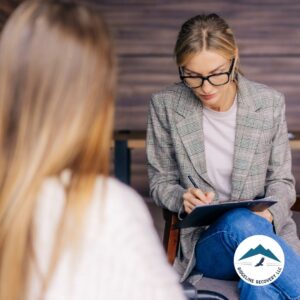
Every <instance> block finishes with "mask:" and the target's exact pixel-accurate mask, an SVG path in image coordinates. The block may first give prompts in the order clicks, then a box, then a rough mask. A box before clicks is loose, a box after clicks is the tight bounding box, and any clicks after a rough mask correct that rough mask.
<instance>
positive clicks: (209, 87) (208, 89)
mask: <svg viewBox="0 0 300 300" xmlns="http://www.w3.org/2000/svg"><path fill="white" fill-rule="evenodd" d="M201 90H202V91H203V92H204V93H205V94H208V95H209V94H211V91H212V90H213V86H212V85H211V84H210V83H209V81H208V80H204V82H203V84H202V86H201Z"/></svg>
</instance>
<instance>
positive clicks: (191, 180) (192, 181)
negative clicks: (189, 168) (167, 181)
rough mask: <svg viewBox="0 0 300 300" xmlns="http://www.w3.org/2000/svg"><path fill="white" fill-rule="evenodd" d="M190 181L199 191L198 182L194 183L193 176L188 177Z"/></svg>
mask: <svg viewBox="0 0 300 300" xmlns="http://www.w3.org/2000/svg"><path fill="white" fill-rule="evenodd" d="M188 179H189V180H190V182H191V183H192V185H193V186H194V188H196V189H199V187H198V185H197V184H196V182H195V181H194V179H193V178H192V176H190V175H188Z"/></svg>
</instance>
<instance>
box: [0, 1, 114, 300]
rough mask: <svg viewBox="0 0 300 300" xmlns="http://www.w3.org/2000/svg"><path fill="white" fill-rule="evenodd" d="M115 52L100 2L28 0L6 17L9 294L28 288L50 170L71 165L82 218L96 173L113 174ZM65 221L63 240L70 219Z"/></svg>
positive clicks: (0, 107)
mask: <svg viewBox="0 0 300 300" xmlns="http://www.w3.org/2000/svg"><path fill="white" fill-rule="evenodd" d="M114 60H115V59H114V54H113V49H112V45H111V41H110V38H109V33H108V30H107V27H106V26H105V24H104V22H103V20H102V18H101V16H100V15H99V12H97V11H95V10H94V9H93V10H92V9H89V8H87V7H85V6H82V5H79V4H72V3H67V2H63V1H58V0H56V1H45V0H43V1H28V2H24V3H23V4H21V5H20V6H19V7H18V8H17V10H16V11H15V12H14V13H13V15H12V16H11V18H10V19H9V20H8V22H7V24H6V25H5V27H4V30H3V32H2V34H1V40H0V222H1V223H0V299H1V300H17V299H21V298H22V296H23V295H24V292H25V290H26V283H27V280H28V269H29V260H30V258H32V256H33V255H32V241H33V240H34V231H33V218H34V211H35V207H36V202H37V194H38V192H39V189H40V187H41V184H42V182H43V180H44V179H45V178H46V177H49V176H58V175H59V174H60V173H61V172H62V171H63V170H65V169H70V170H71V174H72V176H71V180H70V183H69V185H68V187H67V190H66V195H67V196H66V204H65V207H64V214H63V216H64V218H67V219H70V218H75V217H76V216H77V217H78V216H79V219H80V218H81V217H82V216H83V213H84V210H85V208H86V207H87V205H88V199H89V195H90V193H91V191H92V187H93V184H94V181H95V178H96V175H97V174H103V175H105V176H106V175H108V172H109V171H108V170H109V151H110V150H109V148H110V147H109V146H110V142H111V132H112V124H113V112H114V103H113V102H114V101H113V100H114V88H115V62H114ZM53 201H55V199H53ZM61 224H62V225H63V224H65V222H64V220H62V222H61ZM60 229H61V232H60V233H58V234H57V241H59V240H60V237H62V236H63V232H64V231H65V230H66V226H62V228H60ZM54 252H55V251H54ZM53 256H55V255H54V254H53ZM54 262H55V259H52V271H53V268H54V265H55V263H54ZM50 272H51V270H50Z"/></svg>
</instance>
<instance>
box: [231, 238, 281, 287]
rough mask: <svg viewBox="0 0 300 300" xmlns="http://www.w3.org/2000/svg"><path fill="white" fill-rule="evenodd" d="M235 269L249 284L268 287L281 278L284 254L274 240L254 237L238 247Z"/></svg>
mask: <svg viewBox="0 0 300 300" xmlns="http://www.w3.org/2000/svg"><path fill="white" fill-rule="evenodd" d="M234 267H235V270H236V272H237V274H238V275H239V276H240V278H241V279H243V280H244V281H246V282H247V283H249V284H252V285H257V286H262V285H267V284H270V283H272V282H273V281H275V280H276V279H277V278H278V277H279V276H280V274H281V272H282V270H283V267H284V253H283V251H282V248H281V247H280V245H279V244H278V243H277V242H276V241H275V240H274V239H272V238H270V237H268V236H265V235H253V236H251V237H248V238H246V239H245V240H243V241H242V242H241V243H240V244H239V246H238V247H237V249H236V251H235V253H234Z"/></svg>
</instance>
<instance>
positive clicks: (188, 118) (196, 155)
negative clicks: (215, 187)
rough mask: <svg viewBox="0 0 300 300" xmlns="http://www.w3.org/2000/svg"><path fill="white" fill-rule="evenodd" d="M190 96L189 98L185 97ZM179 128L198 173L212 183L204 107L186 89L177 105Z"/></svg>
mask: <svg viewBox="0 0 300 300" xmlns="http://www.w3.org/2000/svg"><path fill="white" fill-rule="evenodd" d="M186 97H188V99H185V98H186ZM177 113H178V115H177V120H176V121H177V123H176V126H177V130H178V134H179V136H180V138H181V141H182V143H183V145H184V148H185V150H186V152H187V154H188V157H187V159H190V160H191V162H192V164H193V166H194V168H195V170H196V172H197V173H198V175H199V176H200V177H201V178H202V179H203V180H204V181H206V182H207V183H208V184H210V185H212V183H211V181H210V179H209V178H208V174H207V169H206V161H205V151H204V134H203V126H202V119H203V108H202V104H201V102H200V100H199V99H198V98H197V97H196V96H195V95H194V94H193V93H192V92H191V91H185V92H183V93H182V94H181V98H180V100H179V103H178V107H177Z"/></svg>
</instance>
